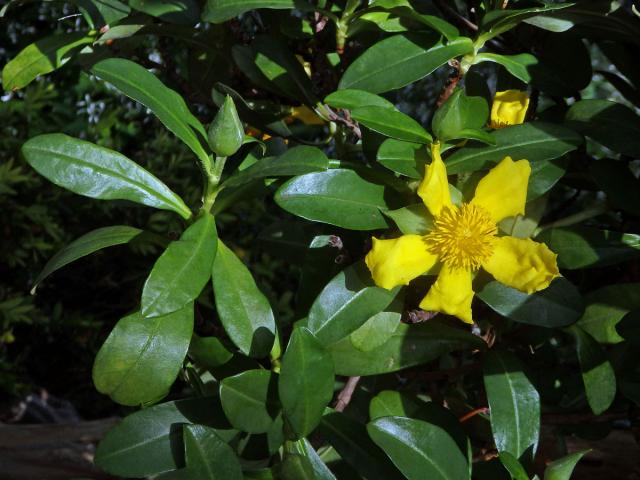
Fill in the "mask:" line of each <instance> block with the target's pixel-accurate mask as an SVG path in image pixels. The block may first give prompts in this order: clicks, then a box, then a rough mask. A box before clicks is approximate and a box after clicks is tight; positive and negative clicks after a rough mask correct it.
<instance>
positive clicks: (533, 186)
mask: <svg viewBox="0 0 640 480" xmlns="http://www.w3.org/2000/svg"><path fill="white" fill-rule="evenodd" d="M568 165H569V158H568V156H566V155H565V156H563V157H560V158H556V159H553V160H540V161H537V162H535V163H532V164H531V175H530V176H529V188H527V202H532V201H533V200H536V199H537V198H540V197H541V196H542V195H544V194H545V193H547V192H548V191H549V190H551V188H553V186H554V185H555V184H556V183H558V181H559V180H560V179H561V178H562V177H563V176H564V174H565V173H566V171H567V166H568ZM528 213H529V212H527V214H528Z"/></svg>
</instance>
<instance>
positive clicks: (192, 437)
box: [182, 425, 243, 480]
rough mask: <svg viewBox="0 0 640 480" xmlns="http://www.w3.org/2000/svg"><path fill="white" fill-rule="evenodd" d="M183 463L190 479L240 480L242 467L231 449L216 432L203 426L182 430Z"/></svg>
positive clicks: (186, 427) (187, 426) (190, 426)
mask: <svg viewBox="0 0 640 480" xmlns="http://www.w3.org/2000/svg"><path fill="white" fill-rule="evenodd" d="M182 431H183V435H184V446H185V462H186V464H187V470H188V472H189V474H190V475H191V476H192V478H197V479H198V480H242V479H243V476H242V467H241V466H240V461H239V460H238V457H237V456H236V454H235V452H234V451H233V449H232V448H231V447H230V446H229V445H228V444H227V443H226V442H225V441H224V440H223V439H221V438H220V437H219V436H218V434H217V433H216V430H215V429H213V428H210V427H205V426H203V425H185V426H184V427H183V429H182Z"/></svg>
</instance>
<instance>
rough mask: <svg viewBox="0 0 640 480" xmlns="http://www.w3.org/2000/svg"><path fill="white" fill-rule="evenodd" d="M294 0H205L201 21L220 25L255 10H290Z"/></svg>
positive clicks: (293, 5)
mask: <svg viewBox="0 0 640 480" xmlns="http://www.w3.org/2000/svg"><path fill="white" fill-rule="evenodd" d="M295 6H296V0H207V4H206V6H205V9H204V12H203V13H202V20H204V21H205V22H211V23H222V22H224V21H227V20H230V19H232V18H233V17H236V16H238V15H240V14H242V13H245V12H248V11H249V10H253V9H256V8H274V9H286V10H288V9H290V8H294V7H295Z"/></svg>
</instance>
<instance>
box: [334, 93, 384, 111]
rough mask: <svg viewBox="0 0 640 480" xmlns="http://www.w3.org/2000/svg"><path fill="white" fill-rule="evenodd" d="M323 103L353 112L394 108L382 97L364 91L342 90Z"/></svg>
mask: <svg viewBox="0 0 640 480" xmlns="http://www.w3.org/2000/svg"><path fill="white" fill-rule="evenodd" d="M324 103H326V104H327V105H331V106H332V107H336V108H346V109H348V110H353V109H354V108H357V107H369V106H376V107H382V108H390V109H394V108H396V107H395V105H394V104H393V103H391V102H390V101H389V100H387V99H386V98H384V97H381V96H379V95H375V94H374V93H369V92H367V91H365V90H356V89H348V88H347V89H344V90H338V91H336V92H333V93H332V94H330V95H327V97H326V98H325V99H324Z"/></svg>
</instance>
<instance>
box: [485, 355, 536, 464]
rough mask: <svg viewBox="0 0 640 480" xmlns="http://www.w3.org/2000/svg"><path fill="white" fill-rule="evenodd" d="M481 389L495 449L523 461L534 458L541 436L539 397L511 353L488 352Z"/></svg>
mask: <svg viewBox="0 0 640 480" xmlns="http://www.w3.org/2000/svg"><path fill="white" fill-rule="evenodd" d="M484 386H485V389H486V391H487V399H488V401H489V408H490V409H491V430H492V431H493V439H494V441H495V444H496V448H497V449H498V451H500V452H508V453H510V454H511V455H513V456H514V457H515V458H517V459H519V460H520V461H523V459H525V460H528V459H531V458H533V455H534V454H535V451H536V449H537V447H538V438H539V436H540V395H538V392H537V391H536V389H535V387H534V386H533V384H532V383H531V382H530V381H529V379H528V378H527V377H526V375H525V374H524V372H523V371H522V366H521V364H520V361H519V360H518V359H517V358H516V357H515V356H514V355H512V354H510V353H507V352H499V351H496V350H491V351H489V353H487V356H486V357H485V360H484Z"/></svg>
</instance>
